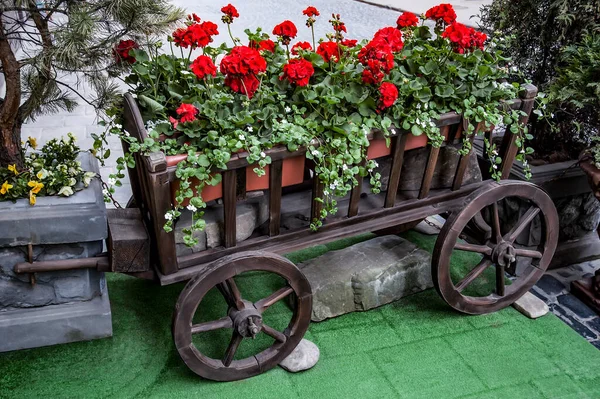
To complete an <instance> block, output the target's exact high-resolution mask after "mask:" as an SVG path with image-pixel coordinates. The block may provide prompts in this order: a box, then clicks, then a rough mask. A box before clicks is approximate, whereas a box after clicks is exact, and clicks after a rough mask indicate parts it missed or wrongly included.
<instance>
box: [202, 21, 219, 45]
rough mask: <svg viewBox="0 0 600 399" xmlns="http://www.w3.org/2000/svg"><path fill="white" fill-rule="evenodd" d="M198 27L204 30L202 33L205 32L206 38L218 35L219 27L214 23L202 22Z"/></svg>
mask: <svg viewBox="0 0 600 399" xmlns="http://www.w3.org/2000/svg"><path fill="white" fill-rule="evenodd" d="M200 27H201V28H202V29H204V32H206V34H207V35H208V36H216V35H218V34H219V27H218V26H217V24H215V23H214V22H210V21H205V22H202V23H201V24H200ZM209 41H211V42H212V38H210V40H209Z"/></svg>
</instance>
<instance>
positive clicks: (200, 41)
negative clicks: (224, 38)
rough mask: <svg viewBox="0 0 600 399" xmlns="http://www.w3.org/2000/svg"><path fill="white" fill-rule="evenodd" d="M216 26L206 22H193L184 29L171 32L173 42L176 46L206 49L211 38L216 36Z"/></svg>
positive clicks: (217, 32)
mask: <svg viewBox="0 0 600 399" xmlns="http://www.w3.org/2000/svg"><path fill="white" fill-rule="evenodd" d="M217 28H218V27H217V25H216V24H214V23H212V22H210V21H206V22H203V23H201V24H200V23H197V22H193V23H191V24H189V25H188V26H187V27H185V28H179V29H177V30H176V31H175V32H173V41H174V42H175V45H176V46H179V47H183V48H188V47H191V48H193V49H195V48H198V47H206V46H208V44H209V43H210V42H212V41H213V39H212V36H215V35H218V34H219V31H218V29H217Z"/></svg>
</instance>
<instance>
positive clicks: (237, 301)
mask: <svg viewBox="0 0 600 399" xmlns="http://www.w3.org/2000/svg"><path fill="white" fill-rule="evenodd" d="M225 282H226V284H227V288H228V289H229V293H230V294H231V297H232V298H233V303H234V305H235V308H236V309H237V310H242V309H244V302H243V301H242V294H241V293H240V289H239V288H238V286H237V284H236V283H235V280H234V279H233V277H232V278H228V279H227V280H225Z"/></svg>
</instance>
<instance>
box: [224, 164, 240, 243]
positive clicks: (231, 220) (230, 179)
mask: <svg viewBox="0 0 600 399" xmlns="http://www.w3.org/2000/svg"><path fill="white" fill-rule="evenodd" d="M236 178H237V175H236V172H235V170H226V171H225V172H223V212H224V219H223V220H224V228H225V248H231V247H235V245H236V221H237V217H236Z"/></svg>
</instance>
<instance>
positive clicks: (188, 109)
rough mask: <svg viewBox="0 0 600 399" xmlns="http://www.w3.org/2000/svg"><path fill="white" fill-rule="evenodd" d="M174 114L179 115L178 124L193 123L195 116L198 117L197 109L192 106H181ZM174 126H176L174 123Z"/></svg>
mask: <svg viewBox="0 0 600 399" xmlns="http://www.w3.org/2000/svg"><path fill="white" fill-rule="evenodd" d="M175 112H177V115H179V122H181V123H185V122H192V121H195V120H196V115H198V109H197V108H196V107H194V106H193V105H192V104H181V105H180V106H179V108H177V110H176V111H175ZM171 122H172V121H171ZM174 125H176V124H175V123H174Z"/></svg>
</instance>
